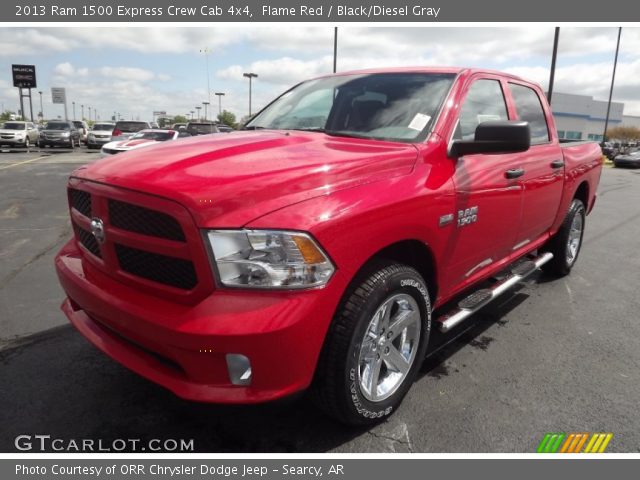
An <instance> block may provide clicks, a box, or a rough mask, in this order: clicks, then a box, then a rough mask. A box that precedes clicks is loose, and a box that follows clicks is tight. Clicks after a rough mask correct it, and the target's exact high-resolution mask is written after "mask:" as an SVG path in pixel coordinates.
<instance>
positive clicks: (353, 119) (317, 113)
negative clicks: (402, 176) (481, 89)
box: [245, 72, 455, 142]
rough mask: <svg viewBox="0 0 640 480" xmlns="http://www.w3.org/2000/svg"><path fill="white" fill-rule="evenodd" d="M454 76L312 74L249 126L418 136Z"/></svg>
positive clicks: (390, 136)
mask: <svg viewBox="0 0 640 480" xmlns="http://www.w3.org/2000/svg"><path fill="white" fill-rule="evenodd" d="M454 77H455V76H454V75H453V74H440V73H413V72H408V73H376V74H360V75H346V76H336V77H327V78H320V79H318V80H311V81H308V82H304V83H301V84H300V85H298V86H296V87H294V88H293V89H291V90H289V91H288V92H286V93H285V94H284V95H282V96H281V97H280V98H278V99H277V100H276V101H274V102H273V103H272V104H271V105H269V106H268V107H266V108H265V109H264V110H263V111H262V112H260V113H259V114H258V115H257V116H256V117H255V118H254V119H253V120H251V122H249V123H248V124H247V126H246V127H245V128H247V129H257V128H271V129H280V130H311V131H324V132H326V133H327V134H329V135H341V136H353V137H360V138H374V139H380V140H392V141H405V142H410V141H415V140H418V137H419V136H420V135H421V134H422V132H425V131H428V129H429V128H430V127H431V123H432V120H433V118H434V117H435V115H436V113H437V111H438V109H439V107H440V104H441V103H442V101H443V100H444V97H445V95H446V93H447V92H448V90H449V87H450V86H451V83H452V82H453V79H454Z"/></svg>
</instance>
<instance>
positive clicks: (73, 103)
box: [71, 102, 76, 120]
mask: <svg viewBox="0 0 640 480" xmlns="http://www.w3.org/2000/svg"><path fill="white" fill-rule="evenodd" d="M71 106H72V107H73V119H74V120H75V119H76V102H71Z"/></svg>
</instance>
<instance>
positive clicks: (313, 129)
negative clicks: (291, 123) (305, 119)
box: [285, 127, 325, 133]
mask: <svg viewBox="0 0 640 480" xmlns="http://www.w3.org/2000/svg"><path fill="white" fill-rule="evenodd" d="M285 130H296V131H297V132H320V133H324V132H325V129H324V128H322V127H311V128H286V129H285Z"/></svg>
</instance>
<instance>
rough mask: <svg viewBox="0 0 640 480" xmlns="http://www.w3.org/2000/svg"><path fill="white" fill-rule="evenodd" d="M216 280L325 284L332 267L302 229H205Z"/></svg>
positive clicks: (255, 284) (261, 285) (276, 285)
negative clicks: (214, 266) (292, 230)
mask: <svg viewBox="0 0 640 480" xmlns="http://www.w3.org/2000/svg"><path fill="white" fill-rule="evenodd" d="M207 238H208V240H209V243H210V244H211V250H212V251H213V256H214V261H215V264H216V268H217V271H218V272H217V273H218V276H219V279H220V282H221V283H222V284H223V285H224V286H226V287H248V288H272V289H291V288H309V287H318V286H322V285H325V284H326V283H327V282H328V281H329V279H330V278H331V275H333V272H334V271H335V267H334V266H333V264H332V263H331V260H329V258H328V257H327V255H326V254H325V253H324V252H323V251H322V249H321V248H320V247H319V246H318V245H317V244H316V242H315V241H314V240H313V239H312V238H311V237H310V236H309V235H307V234H306V233H300V232H286V231H279V230H209V231H208V232H207Z"/></svg>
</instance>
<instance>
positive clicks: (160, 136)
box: [100, 128, 190, 157]
mask: <svg viewBox="0 0 640 480" xmlns="http://www.w3.org/2000/svg"><path fill="white" fill-rule="evenodd" d="M185 136H187V137H189V136H190V135H189V134H185V133H184V132H177V131H176V130H163V129H159V128H151V129H146V130H140V131H139V132H138V133H136V134H135V135H133V136H131V137H129V138H127V139H126V140H117V141H115V142H109V143H107V144H106V145H104V146H103V147H102V150H100V157H109V156H111V155H115V154H117V153H122V152H128V151H129V150H137V149H138V148H144V147H148V146H149V145H155V144H157V143H159V142H166V141H170V140H177V139H178V138H180V137H185Z"/></svg>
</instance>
